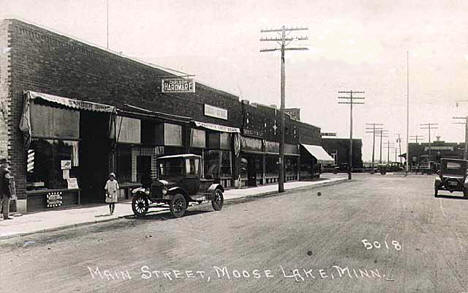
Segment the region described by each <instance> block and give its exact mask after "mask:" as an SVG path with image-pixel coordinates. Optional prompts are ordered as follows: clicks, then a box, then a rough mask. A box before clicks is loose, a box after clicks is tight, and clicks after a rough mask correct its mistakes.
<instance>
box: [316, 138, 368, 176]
mask: <svg viewBox="0 0 468 293" xmlns="http://www.w3.org/2000/svg"><path fill="white" fill-rule="evenodd" d="M322 146H323V148H324V149H325V150H326V151H327V152H328V153H329V154H330V155H331V156H332V157H333V158H334V160H335V164H336V165H337V166H338V167H339V168H340V169H341V170H347V168H348V167H347V166H348V164H349V138H325V137H322ZM362 167H363V163H362V140H361V139H356V138H353V168H362Z"/></svg>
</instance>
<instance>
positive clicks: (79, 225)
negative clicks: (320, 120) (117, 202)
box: [0, 178, 348, 241]
mask: <svg viewBox="0 0 468 293" xmlns="http://www.w3.org/2000/svg"><path fill="white" fill-rule="evenodd" d="M347 181H348V179H347V178H340V179H338V180H333V181H325V182H320V183H317V184H314V185H308V186H301V187H296V188H291V189H288V190H285V192H284V193H282V194H287V193H289V192H291V191H300V190H304V189H314V188H317V187H325V186H330V185H335V184H339V183H343V182H347ZM274 194H278V195H279V193H278V191H276V190H275V191H267V192H262V193H258V194H253V195H248V196H243V197H236V198H231V199H226V200H225V202H235V201H241V200H253V199H255V198H259V197H265V196H269V195H274ZM129 216H133V214H128V215H122V216H117V217H115V218H110V219H105V220H99V221H97V220H95V221H88V222H83V223H77V224H69V225H64V226H60V227H54V228H47V229H41V230H37V231H32V232H24V233H16V234H11V235H3V236H0V241H2V240H6V239H12V238H17V237H18V238H21V237H24V236H29V235H33V234H39V233H48V232H56V231H60V230H66V229H69V228H78V227H82V226H87V225H94V224H99V223H106V222H111V221H115V220H119V219H123V218H125V217H129Z"/></svg>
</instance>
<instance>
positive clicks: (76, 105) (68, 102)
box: [26, 91, 116, 113]
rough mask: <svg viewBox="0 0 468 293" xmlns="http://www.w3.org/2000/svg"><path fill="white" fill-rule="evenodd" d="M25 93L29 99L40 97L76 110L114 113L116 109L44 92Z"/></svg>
mask: <svg viewBox="0 0 468 293" xmlns="http://www.w3.org/2000/svg"><path fill="white" fill-rule="evenodd" d="M26 95H27V96H28V98H29V99H30V100H36V99H41V100H44V101H47V102H50V103H56V104H59V105H62V106H65V107H68V108H72V109H77V110H87V111H96V112H106V113H115V112H116V109H115V107H114V106H110V105H106V104H100V103H94V102H89V101H83V100H76V99H70V98H66V97H60V96H55V95H50V94H45V93H39V92H33V91H27V92H26Z"/></svg>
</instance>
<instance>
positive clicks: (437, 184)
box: [434, 176, 466, 187]
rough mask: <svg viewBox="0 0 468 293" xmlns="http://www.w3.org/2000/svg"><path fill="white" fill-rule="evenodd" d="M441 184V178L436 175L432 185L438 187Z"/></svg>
mask: <svg viewBox="0 0 468 293" xmlns="http://www.w3.org/2000/svg"><path fill="white" fill-rule="evenodd" d="M441 184H442V180H441V179H440V177H438V176H437V177H436V178H435V181H434V186H435V187H439V186H440V185H441ZM465 185H466V181H465Z"/></svg>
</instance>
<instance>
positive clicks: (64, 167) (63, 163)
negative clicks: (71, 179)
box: [60, 160, 72, 170]
mask: <svg viewBox="0 0 468 293" xmlns="http://www.w3.org/2000/svg"><path fill="white" fill-rule="evenodd" d="M60 167H61V168H62V170H70V169H71V167H72V163H71V160H61V161H60Z"/></svg>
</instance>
